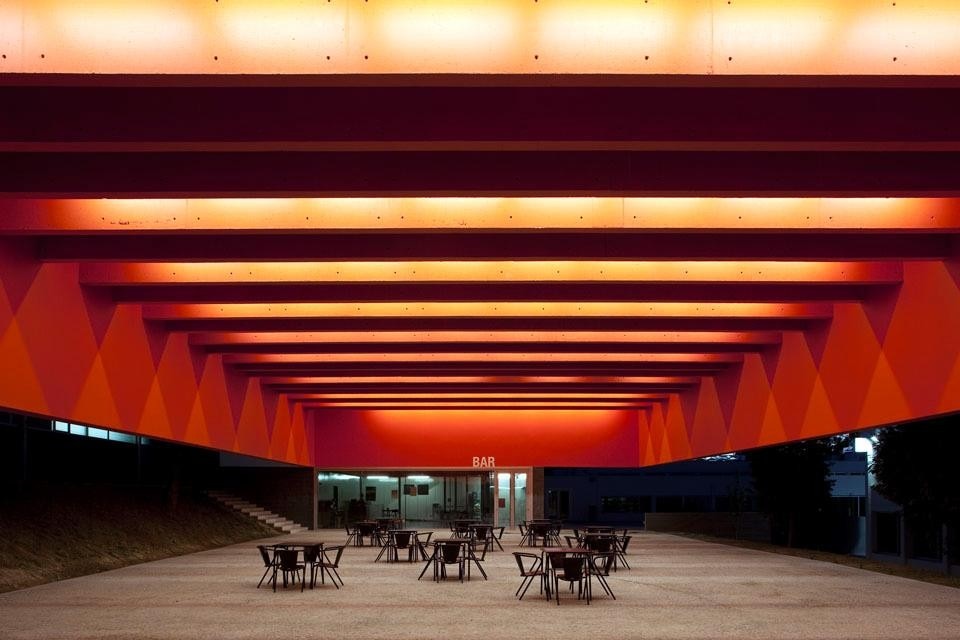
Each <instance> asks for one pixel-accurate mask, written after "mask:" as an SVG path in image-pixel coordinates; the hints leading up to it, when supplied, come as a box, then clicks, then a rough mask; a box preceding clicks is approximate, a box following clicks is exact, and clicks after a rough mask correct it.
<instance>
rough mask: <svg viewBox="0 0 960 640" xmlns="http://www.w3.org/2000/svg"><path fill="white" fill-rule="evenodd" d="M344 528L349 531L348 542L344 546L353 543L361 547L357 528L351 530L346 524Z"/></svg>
mask: <svg viewBox="0 0 960 640" xmlns="http://www.w3.org/2000/svg"><path fill="white" fill-rule="evenodd" d="M343 528H344V529H346V531H347V541H346V542H345V543H344V544H350V543H351V542H352V543H353V544H355V545H357V546H359V544H360V543H359V542H358V541H357V528H356V527H352V528H351V527H350V525H348V524H344V525H343Z"/></svg>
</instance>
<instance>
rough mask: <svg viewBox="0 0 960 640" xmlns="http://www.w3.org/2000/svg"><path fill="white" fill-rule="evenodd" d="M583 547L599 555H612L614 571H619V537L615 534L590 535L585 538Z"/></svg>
mask: <svg viewBox="0 0 960 640" xmlns="http://www.w3.org/2000/svg"><path fill="white" fill-rule="evenodd" d="M583 546H584V547H585V548H587V549H590V550H591V551H595V552H597V553H612V554H614V555H613V570H614V571H616V570H617V536H616V535H614V534H613V533H588V534H586V535H585V536H583Z"/></svg>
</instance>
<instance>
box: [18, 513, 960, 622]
mask: <svg viewBox="0 0 960 640" xmlns="http://www.w3.org/2000/svg"><path fill="white" fill-rule="evenodd" d="M296 537H297V538H298V539H303V538H311V537H313V538H316V539H321V540H324V541H325V542H339V541H341V540H342V538H343V535H342V533H341V532H333V531H323V532H319V533H316V534H310V535H307V536H304V535H303V534H298V535H297V536H296ZM279 539H281V538H277V540H279ZM517 539H518V537H517V536H516V534H514V535H513V536H511V535H510V534H509V533H508V534H507V535H506V536H504V542H505V547H506V551H507V552H506V553H499V552H497V553H493V554H488V556H487V560H486V562H485V563H484V565H485V567H486V569H487V573H488V574H489V575H490V580H489V581H486V582H484V581H483V580H478V579H475V580H473V581H471V582H469V583H464V584H460V583H459V582H456V581H450V582H447V583H434V582H432V581H431V580H428V579H424V580H423V581H421V582H418V581H417V574H418V573H419V571H420V565H419V564H417V565H408V564H405V563H404V564H393V565H388V564H383V563H374V562H373V558H374V556H375V555H376V550H375V549H370V548H350V549H348V550H347V551H346V553H345V554H344V558H343V560H342V562H341V567H342V572H341V573H342V575H343V577H344V580H345V581H346V586H345V587H344V588H343V589H342V590H340V591H337V590H335V589H334V588H333V587H332V586H330V585H329V584H327V585H326V586H325V587H323V588H319V589H316V590H314V591H310V590H309V589H308V590H307V591H305V592H304V593H300V591H299V588H297V589H288V590H287V591H282V590H278V592H277V593H272V592H271V591H270V590H269V589H268V588H266V587H264V588H261V589H260V590H257V589H256V588H255V587H256V582H257V579H259V577H260V573H261V568H260V559H259V557H258V554H257V551H256V549H255V543H246V544H240V545H234V546H231V547H225V548H222V549H217V550H213V551H206V552H203V553H196V554H192V555H188V556H182V557H178V558H171V559H168V560H161V561H158V562H150V563H146V564H141V565H136V566H132V567H127V568H124V569H118V570H115V571H108V572H105V573H101V574H98V575H93V576H87V577H83V578H76V579H73V580H65V581H63V582H59V583H54V584H48V585H43V586H39V587H34V588H32V589H25V590H23V591H17V592H13V593H7V594H3V595H0V638H4V639H5V640H6V639H9V640H12V639H15V638H17V639H19V638H258V639H263V638H284V639H294V638H330V639H340V638H364V639H368V638H369V639H373V638H385V639H390V640H405V639H407V638H410V639H414V638H415V639H417V640H423V639H429V638H444V639H448V640H457V639H461V638H483V639H488V640H503V639H509V638H522V639H523V640H539V639H540V638H549V639H553V638H558V639H559V638H577V639H578V640H600V639H603V638H615V639H617V640H625V639H628V638H909V639H913V638H960V590H957V589H951V588H949V587H942V586H938V585H932V584H926V583H922V582H916V581H912V580H907V579H903V578H895V577H891V576H885V575H880V574H875V573H869V572H866V571H860V570H858V569H851V568H848V567H842V566H838V565H833V564H825V563H821V562H815V561H811V560H804V559H800V558H792V557H788V556H780V555H774V554H769V553H764V552H759V551H752V550H747V549H739V548H735V547H728V546H723V545H716V544H710V543H705V542H699V541H695V540H689V539H685V538H678V537H674V536H670V535H665V534H654V533H643V534H640V535H639V536H638V537H637V538H635V539H634V541H633V543H631V547H630V552H631V553H630V554H629V556H628V557H629V559H630V562H631V564H632V566H633V569H632V570H631V571H620V572H618V573H617V574H616V576H614V577H611V579H610V583H611V586H612V588H613V590H614V593H615V594H616V596H617V600H616V601H613V600H610V599H609V598H603V597H597V598H596V599H595V600H594V601H593V603H592V604H590V605H589V606H586V605H585V604H584V603H583V602H577V601H576V600H575V599H572V598H570V597H569V595H568V594H564V595H568V597H567V599H566V600H565V601H563V602H562V604H561V605H560V606H559V607H558V606H557V605H556V604H555V603H550V602H546V601H545V600H543V599H542V598H540V597H539V596H538V594H537V592H536V590H535V587H534V588H532V589H531V591H530V592H529V593H528V595H527V597H526V598H524V600H523V602H518V601H517V600H516V599H514V597H513V592H514V589H515V588H516V586H517V585H518V584H519V577H518V575H517V569H516V565H515V563H514V560H513V556H512V555H511V554H510V551H513V550H514V549H515V546H514V545H515V544H516V541H517ZM595 592H597V593H596V595H598V596H599V595H600V594H599V589H596V590H595Z"/></svg>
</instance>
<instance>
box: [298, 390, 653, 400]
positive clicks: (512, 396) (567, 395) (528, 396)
mask: <svg viewBox="0 0 960 640" xmlns="http://www.w3.org/2000/svg"><path fill="white" fill-rule="evenodd" d="M287 397H288V399H290V400H292V401H294V402H308V401H311V400H324V401H336V400H371V399H381V400H382V399H384V398H395V399H401V398H404V397H409V398H424V399H430V400H445V399H450V398H460V399H463V398H470V399H473V400H536V399H538V398H539V399H543V398H550V399H551V400H552V399H554V398H556V399H558V400H578V399H580V400H589V399H593V398H597V399H601V400H638V401H640V400H642V401H647V402H649V401H653V400H665V399H667V398H668V397H669V396H668V394H664V393H618V392H610V391H598V392H596V393H576V392H564V393H557V392H549V391H545V392H542V393H525V392H518V393H490V392H470V393H463V392H461V393H423V392H417V391H391V392H390V393H346V392H343V393H341V392H337V393H295V394H290V395H288V396H287Z"/></svg>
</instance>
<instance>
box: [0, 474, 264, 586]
mask: <svg viewBox="0 0 960 640" xmlns="http://www.w3.org/2000/svg"><path fill="white" fill-rule="evenodd" d="M276 533H277V532H276V531H275V530H274V529H273V528H271V527H268V526H266V525H264V524H261V523H260V522H258V521H256V520H254V519H252V518H249V517H247V516H244V515H242V514H240V513H237V512H235V511H232V510H228V509H226V508H224V507H221V506H219V505H218V504H216V503H214V502H212V501H211V500H209V499H207V498H205V497H203V496H197V495H192V494H189V493H185V492H181V493H180V494H179V496H178V498H177V500H176V501H171V499H170V492H169V490H168V489H166V488H157V487H134V486H130V487H120V486H114V485H104V484H88V485H64V484H59V483H58V484H48V485H34V486H32V487H30V488H28V489H24V490H22V491H19V492H16V493H9V492H8V493H6V494H3V495H0V592H2V591H10V590H13V589H22V588H24V587H28V586H32V585H37V584H42V583H44V582H51V581H55V580H63V579H65V578H72V577H76V576H81V575H86V574H90V573H96V572H99V571H106V570H108V569H116V568H118V567H123V566H126V565H130V564H136V563H138V562H147V561H149V560H158V559H160V558H166V557H171V556H176V555H181V554H185V553H193V552H195V551H201V550H204V549H210V548H214V547H220V546H223V545H228V544H234V543H237V542H243V541H246V540H252V539H256V538H263V537H267V536H273V535H276Z"/></svg>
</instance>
